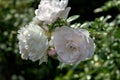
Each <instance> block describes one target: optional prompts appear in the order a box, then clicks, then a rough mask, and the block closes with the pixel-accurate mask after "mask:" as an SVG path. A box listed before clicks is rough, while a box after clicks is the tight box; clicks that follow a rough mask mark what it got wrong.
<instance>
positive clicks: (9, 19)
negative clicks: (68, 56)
mask: <svg viewBox="0 0 120 80" xmlns="http://www.w3.org/2000/svg"><path fill="white" fill-rule="evenodd" d="M38 3H39V0H0V80H120V14H118V15H115V16H111V15H107V16H104V15H101V16H102V17H96V18H95V19H94V20H93V21H87V20H86V21H87V22H84V23H75V21H73V20H75V19H77V18H78V17H79V16H72V17H70V18H69V21H70V22H71V21H73V22H71V27H73V28H85V29H88V31H89V32H90V36H91V37H92V38H93V39H94V42H95V45H96V50H95V54H94V56H93V57H92V58H91V59H88V60H86V61H83V62H80V64H76V65H72V66H71V65H64V64H59V62H58V60H55V59H52V58H49V61H48V63H47V64H46V63H43V64H41V65H38V62H32V61H29V60H28V61H25V60H22V59H21V57H20V56H21V55H20V54H19V50H18V41H17V37H16V35H17V30H18V29H19V28H20V27H22V26H24V25H26V24H28V22H30V21H31V20H32V18H33V16H34V8H36V7H37V4H38ZM112 3H113V4H112ZM119 3H120V1H119V0H109V1H108V2H106V3H105V5H104V6H103V7H102V8H104V9H103V11H104V10H105V11H109V9H110V8H113V7H114V8H117V9H118V10H119V11H120V9H119V8H120V7H119V6H120V5H119ZM82 12H83V11H82ZM84 12H85V11H84ZM78 14H79V13H78ZM61 68H62V69H61Z"/></svg>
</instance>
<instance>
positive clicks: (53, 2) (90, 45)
mask: <svg viewBox="0 0 120 80" xmlns="http://www.w3.org/2000/svg"><path fill="white" fill-rule="evenodd" d="M67 4H68V0H41V2H40V4H39V6H38V9H36V10H35V17H34V18H33V20H32V22H30V23H29V24H28V25H26V26H25V27H22V28H21V29H20V30H18V36H17V37H18V40H19V50H20V53H21V56H22V59H30V60H32V61H37V60H39V63H40V64H41V63H42V62H47V57H48V55H49V56H51V57H56V56H57V58H58V60H59V61H60V62H63V63H66V64H75V63H77V62H79V61H84V60H86V58H89V57H91V56H92V55H93V53H94V50H95V49H94V42H93V39H92V38H90V37H89V32H88V31H87V30H85V29H80V28H76V29H74V28H71V27H69V26H68V25H67V24H64V23H63V24H62V25H61V24H60V23H62V22H65V23H67V20H66V19H67V16H68V13H69V11H70V9H71V8H70V7H67ZM57 21H59V22H60V21H61V22H60V23H57ZM55 24H58V26H56V25H55ZM59 24H60V25H59ZM68 24H70V23H68ZM52 28H53V29H52Z"/></svg>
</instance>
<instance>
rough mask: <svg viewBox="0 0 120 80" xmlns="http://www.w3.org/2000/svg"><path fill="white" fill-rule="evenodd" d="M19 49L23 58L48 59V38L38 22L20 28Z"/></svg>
mask: <svg viewBox="0 0 120 80" xmlns="http://www.w3.org/2000/svg"><path fill="white" fill-rule="evenodd" d="M18 33H19V34H18V36H17V37H18V40H19V49H20V53H21V57H22V58H23V59H28V58H29V59H30V60H32V61H36V60H40V64H41V63H42V62H46V61H47V54H46V52H47V49H48V40H47V36H46V35H45V32H44V31H43V29H42V28H41V27H40V26H38V25H36V24H32V23H31V24H29V25H26V26H25V27H22V28H21V29H20V30H18Z"/></svg>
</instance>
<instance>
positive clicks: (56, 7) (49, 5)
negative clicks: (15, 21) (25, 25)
mask: <svg viewBox="0 0 120 80" xmlns="http://www.w3.org/2000/svg"><path fill="white" fill-rule="evenodd" d="M67 4H68V0H41V2H40V4H39V6H38V9H36V10H35V15H36V16H35V17H37V18H38V20H40V21H43V22H44V23H46V24H51V23H53V22H55V21H56V19H57V18H58V17H59V18H62V19H66V18H67V16H68V13H69V11H70V9H71V8H70V7H67V8H66V6H67Z"/></svg>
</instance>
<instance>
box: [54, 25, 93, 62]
mask: <svg viewBox="0 0 120 80" xmlns="http://www.w3.org/2000/svg"><path fill="white" fill-rule="evenodd" d="M53 43H54V46H55V50H56V52H57V55H58V59H59V60H60V61H61V62H63V63H66V64H71V63H72V64H74V63H76V62H78V61H83V60H85V59H86V58H89V57H91V56H92V55H93V53H94V42H93V39H92V38H90V37H89V32H88V31H87V30H85V29H72V28H69V27H67V26H62V27H60V28H56V29H55V32H54V33H53Z"/></svg>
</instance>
